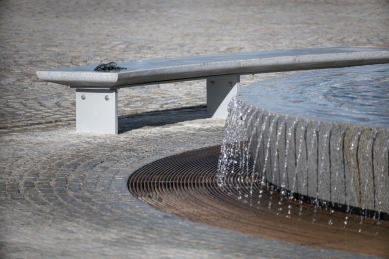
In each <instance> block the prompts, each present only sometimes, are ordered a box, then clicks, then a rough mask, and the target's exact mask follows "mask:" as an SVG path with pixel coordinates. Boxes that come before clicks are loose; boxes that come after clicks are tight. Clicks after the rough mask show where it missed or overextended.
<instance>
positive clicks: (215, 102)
mask: <svg viewBox="0 0 389 259" xmlns="http://www.w3.org/2000/svg"><path fill="white" fill-rule="evenodd" d="M239 82H240V76H239V75H225V76H214V77H210V78H207V114H208V117H210V118H222V119H226V118H227V115H228V111H227V107H228V103H229V102H230V100H231V98H232V97H234V96H235V95H236V94H237V93H238V91H239Z"/></svg>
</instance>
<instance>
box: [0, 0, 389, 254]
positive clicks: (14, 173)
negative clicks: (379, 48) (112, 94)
mask: <svg viewBox="0 0 389 259" xmlns="http://www.w3.org/2000/svg"><path fill="white" fill-rule="evenodd" d="M388 10H389V3H388V2H387V1H375V2H365V1H359V2H357V3H356V2H355V1H339V2H338V1H321V2H320V3H318V2H317V1H312V2H310V1H292V2H291V1H289V2H287V3H285V2H283V1H272V2H271V3H270V2H265V1H243V2H242V1H241V2H236V1H214V2H209V1H195V2H193V1H158V2H157V1H148V0H147V1H131V2H127V1H123V0H120V1H119V0H117V1H115V0H112V1H109V2H95V1H75V0H74V1H66V2H52V1H44V0H37V1H22V0H21V1H9V0H2V1H1V5H0V54H1V63H0V88H1V89H0V118H1V120H0V143H1V146H0V172H1V174H0V257H1V258H74V257H75V258H304V257H305V258H311V257H316V258H368V257H367V256H364V255H356V254H350V253H345V252H337V251H333V250H325V249H319V248H312V247H308V246H297V245H291V244H287V243H283V242H275V241H272V240H269V239H266V238H257V237H252V236H249V235H243V234H238V233H235V232H231V231H227V230H221V229H217V228H211V227H208V226H204V225H201V224H198V223H193V222H191V221H186V220H181V219H179V218H176V217H174V216H171V215H168V214H165V213H162V212H160V211H157V210H155V209H153V208H151V207H149V206H148V205H146V204H143V203H141V202H139V201H138V200H137V199H135V198H134V197H132V196H131V195H130V193H129V192H128V189H127V186H126V182H127V179H128V177H129V175H130V174H131V173H133V172H134V171H135V170H136V169H138V168H140V167H142V166H143V165H145V164H148V163H150V162H152V161H155V160H156V159H159V158H162V157H166V156H169V155H172V154H177V153H180V152H183V151H187V150H192V149H196V148H201V147H206V146H212V145H217V144H221V138H222V132H223V126H224V121H223V120H216V119H206V106H205V105H206V100H205V99H206V95H205V82H204V81H190V82H175V83H170V84H163V85H162V84H161V85H149V86H139V87H133V88H130V89H121V90H119V132H120V134H119V135H117V136H107V135H98V134H86V133H83V134H76V133H75V99H74V98H75V91H74V90H73V89H69V88H68V87H65V86H62V85H57V84H53V83H46V82H42V81H39V80H38V78H37V77H36V75H35V71H36V70H46V69H52V68H60V67H69V66H78V65H86V64H95V63H101V62H107V61H128V60H135V59H155V58H164V57H179V56H192V55H203V54H217V53H232V52H249V51H262V50H273V49H292V48H300V47H301V48H302V47H332V46H350V45H352V46H364V45H384V44H386V45H387V44H388V43H389V34H388V32H387V25H388V24H389V16H388V15H387V13H388ZM281 74H282V75H283V74H286V73H278V74H269V75H255V76H244V77H242V79H241V81H242V85H243V86H245V85H247V84H249V83H253V82H256V81H260V80H263V79H265V78H269V77H275V76H278V75H281ZM388 256H389V255H388Z"/></svg>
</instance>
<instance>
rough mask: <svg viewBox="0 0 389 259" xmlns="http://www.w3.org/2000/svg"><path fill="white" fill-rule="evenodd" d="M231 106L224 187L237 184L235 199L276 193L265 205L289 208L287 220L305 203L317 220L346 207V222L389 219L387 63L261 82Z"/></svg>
mask: <svg viewBox="0 0 389 259" xmlns="http://www.w3.org/2000/svg"><path fill="white" fill-rule="evenodd" d="M345 71H347V73H346V72H345ZM228 109H229V116H228V118H227V120H226V125H225V131H224V139H223V145H222V148H221V155H220V159H219V166H218V173H217V175H216V182H217V184H218V186H219V188H221V189H222V190H223V189H226V190H228V189H230V188H231V187H233V188H235V189H236V190H237V191H238V199H242V197H250V196H251V195H253V193H257V194H259V196H262V193H263V192H264V191H266V192H267V193H269V194H270V196H272V195H273V194H274V195H277V199H275V198H274V199H273V198H271V197H270V199H268V200H267V202H268V208H269V209H270V208H274V209H276V210H278V211H279V212H280V213H281V212H283V211H284V210H286V213H285V215H286V217H291V215H292V210H293V209H297V210H299V213H298V214H299V215H300V216H301V215H302V213H303V212H302V204H303V203H305V204H310V205H311V209H312V210H313V217H312V222H315V221H316V220H317V219H316V217H318V212H319V211H324V210H325V211H328V212H330V213H334V211H342V212H344V213H345V218H344V222H343V224H344V227H347V224H348V219H349V217H350V216H349V215H358V216H359V217H360V224H362V223H363V221H364V220H366V218H370V219H373V220H376V221H377V224H380V221H382V220H386V221H387V220H389V217H388V213H389V173H388V160H389V159H388V144H389V65H388V64H384V65H375V66H363V67H356V68H347V70H346V68H340V69H330V70H320V71H313V72H308V73H304V74H303V75H301V74H298V75H293V76H288V77H285V78H279V79H272V80H271V81H264V82H260V83H257V84H255V85H252V86H248V87H246V88H244V89H242V90H241V91H240V93H239V94H238V96H237V97H235V98H234V99H233V100H232V101H231V102H230V104H229V108H228ZM250 160H253V167H252V169H251V170H247V168H248V167H247V161H250ZM237 166H239V168H242V167H245V168H246V169H245V170H239V171H238V170H236V169H235V168H237ZM233 178H236V179H238V183H234V182H232V181H231V179H233ZM253 188H259V190H253ZM259 198H260V197H259ZM260 202H261V201H260V200H259V203H260ZM328 224H329V225H333V221H332V220H331V219H329V221H328Z"/></svg>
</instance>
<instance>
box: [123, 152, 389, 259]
mask: <svg viewBox="0 0 389 259" xmlns="http://www.w3.org/2000/svg"><path fill="white" fill-rule="evenodd" d="M219 153H220V146H214V147H209V148H203V149H199V150H194V151H189V152H185V153H182V154H178V155H174V156H171V157H167V158H164V159H160V160H158V161H155V162H153V163H151V164H148V165H146V166H144V167H142V168H141V169H139V170H138V171H136V172H135V173H134V174H133V175H131V177H130V179H129V181H128V187H129V190H130V192H131V193H132V194H133V195H134V196H135V197H137V198H138V199H139V200H141V201H142V202H144V203H146V204H149V205H151V206H153V207H155V208H157V209H158V210H161V211H163V212H166V213H170V214H173V215H175V216H178V217H180V218H183V219H188V220H192V221H195V222H199V223H202V224H207V225H211V226H215V227H219V228H223V229H228V230H232V231H236V232H241V233H244V234H249V235H254V236H258V237H264V238H269V239H274V240H280V241H286V242H291V243H295V244H303V245H312V246H318V247H323V248H331V249H338V250H343V251H350V252H357V253H366V254H372V255H378V256H389V241H388V240H389V239H388V238H389V223H388V222H387V221H379V222H378V221H374V220H371V219H369V218H361V217H359V216H356V215H350V214H345V213H342V212H338V211H335V212H332V211H331V210H326V209H317V208H316V209H315V208H314V206H313V205H311V204H307V203H301V202H299V201H298V200H296V199H287V198H286V197H284V196H281V195H280V193H278V192H277V191H274V190H273V191H272V189H271V188H267V187H266V186H265V187H264V186H262V185H261V183H260V181H259V179H252V178H251V177H250V178H249V177H241V176H239V170H240V171H241V172H243V171H244V170H250V169H251V167H252V163H250V164H249V168H235V169H234V170H235V171H236V172H237V174H235V176H234V177H231V178H230V179H227V187H226V188H224V189H221V188H220V187H219V186H218V185H217V184H216V182H215V174H216V172H217V165H218V159H219ZM377 222H378V224H377ZM340 233H342V234H341V235H340Z"/></svg>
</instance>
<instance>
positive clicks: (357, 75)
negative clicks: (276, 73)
mask: <svg viewBox="0 0 389 259" xmlns="http://www.w3.org/2000/svg"><path fill="white" fill-rule="evenodd" d="M383 71H387V72H388V73H382V72H383ZM388 74H389V64H381V65H367V66H359V67H345V68H333V69H322V70H314V71H308V72H303V73H298V74H292V75H288V76H282V77H278V78H272V79H267V80H263V81H260V82H257V83H254V84H251V85H248V86H245V87H243V88H242V89H241V90H240V91H239V93H238V94H237V97H236V98H238V99H239V100H241V101H243V102H244V103H245V104H247V105H251V106H253V107H256V108H258V109H261V110H262V111H264V112H267V113H269V114H273V115H283V116H285V117H288V118H295V119H302V120H305V121H314V122H318V121H320V122H324V123H326V122H327V123H338V124H342V125H346V126H362V127H368V128H372V129H373V128H375V129H378V128H379V129H387V130H389V77H388V76H387V75H388ZM367 79H369V81H368V82H366V81H367ZM323 81H324V82H323ZM365 84H369V87H371V88H372V90H378V91H382V92H381V93H379V92H377V93H376V92H374V91H370V92H369V89H366V87H365ZM386 84H387V85H388V87H385V86H386ZM339 85H341V86H339ZM371 85H373V86H371ZM313 87H315V91H311V89H310V88H313ZM326 87H327V88H326ZM329 87H331V89H329ZM342 87H343V88H342ZM346 87H348V88H346ZM308 90H309V91H308ZM350 90H355V91H361V90H362V91H365V92H362V93H361V94H360V95H354V94H353V92H352V91H350ZM337 91H338V92H339V91H342V94H349V95H350V97H349V100H347V99H344V100H341V99H339V94H337ZM318 92H320V93H325V94H326V96H325V97H322V96H320V94H319V93H318ZM255 93H257V94H255ZM297 94H300V96H297ZM368 94H370V95H373V94H376V96H369V95H368ZM370 97H371V98H378V99H379V100H378V101H377V100H368V99H367V98H370ZM358 98H360V99H358ZM296 99H297V100H296ZM342 101H344V103H341V102H342ZM366 101H369V103H368V104H367V105H364V104H363V102H366ZM359 104H360V105H359Z"/></svg>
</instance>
